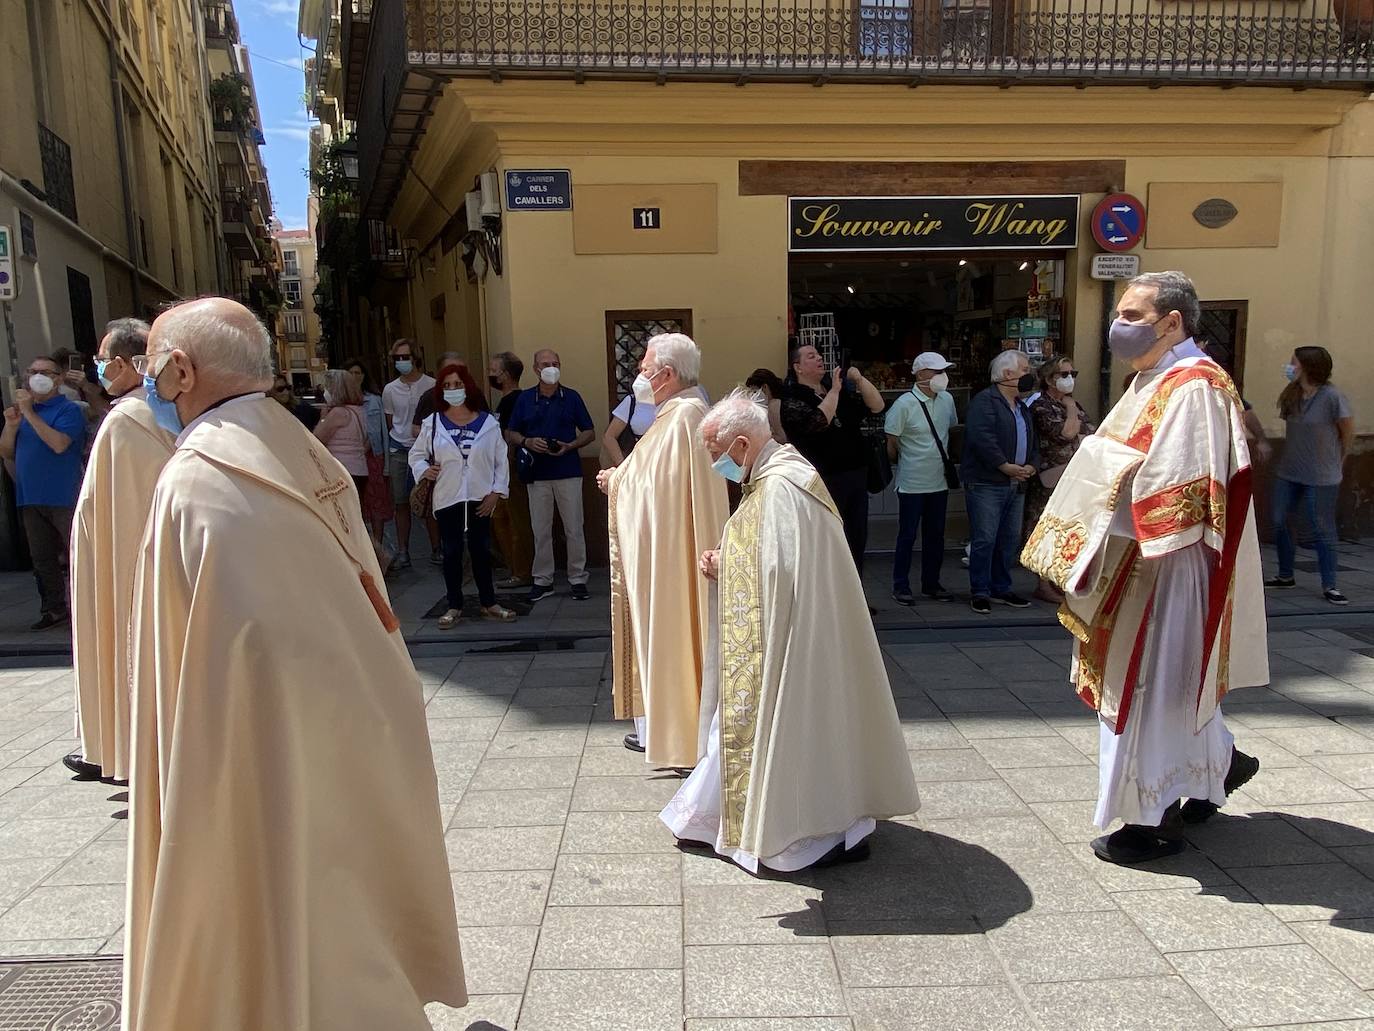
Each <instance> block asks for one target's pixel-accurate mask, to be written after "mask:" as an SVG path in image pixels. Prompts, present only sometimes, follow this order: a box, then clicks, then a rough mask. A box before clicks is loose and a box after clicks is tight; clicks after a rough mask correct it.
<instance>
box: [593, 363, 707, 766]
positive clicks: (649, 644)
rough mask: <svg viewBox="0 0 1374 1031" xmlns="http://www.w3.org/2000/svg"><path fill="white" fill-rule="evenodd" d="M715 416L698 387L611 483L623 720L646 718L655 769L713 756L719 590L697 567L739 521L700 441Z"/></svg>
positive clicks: (664, 416) (662, 415) (680, 399)
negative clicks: (712, 671) (705, 704)
mask: <svg viewBox="0 0 1374 1031" xmlns="http://www.w3.org/2000/svg"><path fill="white" fill-rule="evenodd" d="M705 416H706V403H705V402H704V401H702V399H701V395H700V392H699V391H698V389H697V388H696V387H695V386H693V387H690V388H688V389H687V390H685V391H683V392H682V393H680V394H678V395H677V396H676V397H674V398H671V399H669V400H667V401H665V402H664V403H663V404H662V405H660V406H659V408H658V412H657V414H656V415H655V417H654V422H653V425H652V426H650V427H649V429H648V431H647V432H646V433H645V434H644V436H643V438H641V440H640V441H639V443H638V445H636V447H635V449H634V451H632V452H631V453H630V456H629V457H628V458H627V459H626V460H625V461H624V462H623V463H622V464H621V465H619V466H617V467H616V469H615V470H614V471H613V472H611V473H610V474H609V482H608V484H607V488H608V489H607V494H608V495H609V497H610V535H611V653H612V665H611V669H612V676H613V687H614V695H615V716H616V718H617V719H630V718H631V717H635V716H643V717H645V719H646V724H645V729H646V738H647V740H645V741H643V742H642V743H643V744H644V746H645V760H646V761H647V762H648V763H650V764H651V765H654V766H676V767H691V766H695V765H696V763H697V759H699V758H700V757H701V755H702V754H704V751H705V730H706V728H705V727H703V726H702V721H701V683H702V676H703V671H704V668H705V662H706V641H707V636H708V633H709V629H708V626H707V620H708V614H709V600H708V599H709V593H708V589H707V582H706V579H705V577H703V576H702V575H701V571H700V570H699V569H698V568H697V562H698V558H699V557H700V555H701V553H702V552H703V551H706V550H708V549H710V548H714V547H716V545H717V544H719V543H720V535H721V531H722V529H723V528H724V526H725V520H726V517H727V516H728V515H729V501H728V497H727V495H726V491H725V483H724V481H723V480H721V478H720V477H719V476H717V475H716V474H715V473H713V472H712V471H711V457H710V455H708V454H707V453H706V449H705V448H704V447H703V446H702V445H701V443H700V441H698V440H697V435H696V434H697V427H698V426H700V425H701V420H702V419H703V418H705ZM706 724H707V725H708V726H709V724H710V713H709V712H708V713H707V715H706Z"/></svg>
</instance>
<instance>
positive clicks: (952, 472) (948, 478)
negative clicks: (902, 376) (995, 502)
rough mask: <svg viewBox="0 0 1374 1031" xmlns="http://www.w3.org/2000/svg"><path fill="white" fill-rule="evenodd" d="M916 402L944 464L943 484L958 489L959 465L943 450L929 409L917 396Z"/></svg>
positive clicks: (943, 446)
mask: <svg viewBox="0 0 1374 1031" xmlns="http://www.w3.org/2000/svg"><path fill="white" fill-rule="evenodd" d="M913 396H914V394H913ZM916 403H917V404H918V405H920V406H921V412H922V413H923V414H924V415H925V417H926V425H927V426H929V427H930V436H931V439H932V440H934V441H935V448H936V450H937V451H939V452H940V461H941V462H943V463H944V465H945V486H946V487H948V488H949V489H950V490H958V489H959V467H958V466H957V465H955V464H954V462H952V461H951V460H950V457H949V454H948V452H946V451H945V445H944V443H943V442H942V441H941V440H940V434H938V433H936V432H935V420H934V419H932V418H931V417H930V409H929V408H927V407H926V403H925V402H924V401H922V400H921V399H920V398H919V397H918V398H916Z"/></svg>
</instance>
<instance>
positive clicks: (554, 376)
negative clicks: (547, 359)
mask: <svg viewBox="0 0 1374 1031" xmlns="http://www.w3.org/2000/svg"><path fill="white" fill-rule="evenodd" d="M539 378H540V379H541V380H543V381H544V382H545V383H547V384H548V385H549V386H551V387H552V386H555V385H557V383H558V366H557V365H550V366H549V367H548V368H546V369H540V370H539Z"/></svg>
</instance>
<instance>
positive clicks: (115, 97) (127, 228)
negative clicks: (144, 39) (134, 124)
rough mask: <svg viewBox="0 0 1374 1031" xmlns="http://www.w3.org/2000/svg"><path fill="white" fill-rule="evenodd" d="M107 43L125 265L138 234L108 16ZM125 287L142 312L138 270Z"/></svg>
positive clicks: (132, 260) (134, 255)
mask: <svg viewBox="0 0 1374 1031" xmlns="http://www.w3.org/2000/svg"><path fill="white" fill-rule="evenodd" d="M107 27H108V30H109V33H108V37H107V38H108V40H109V44H110V100H111V102H112V103H113V104H114V119H115V145H116V149H117V150H118V152H119V186H120V189H121V190H122V191H123V193H124V238H125V241H126V243H127V244H128V247H129V264H130V265H131V266H132V267H133V269H137V267H138V258H139V251H138V235H137V233H136V232H135V231H134V198H133V194H132V192H131V191H130V189H129V142H128V139H127V137H126V136H125V132H124V91H123V90H122V89H120V87H119V50H118V48H117V46H116V44H115V25H114V19H113V18H111V19H110V22H109V25H108V26H107ZM129 289H130V290H132V291H133V310H134V311H135V312H137V313H138V314H139V315H142V313H143V303H142V301H143V297H142V292H141V290H140V288H139V282H138V272H137V271H133V270H131V271H130V272H129Z"/></svg>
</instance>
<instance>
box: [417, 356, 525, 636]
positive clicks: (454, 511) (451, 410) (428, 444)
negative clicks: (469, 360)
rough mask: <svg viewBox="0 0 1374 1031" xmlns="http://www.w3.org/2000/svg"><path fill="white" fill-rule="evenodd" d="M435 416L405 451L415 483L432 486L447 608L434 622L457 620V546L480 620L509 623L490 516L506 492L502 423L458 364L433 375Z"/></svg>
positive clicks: (459, 606)
mask: <svg viewBox="0 0 1374 1031" xmlns="http://www.w3.org/2000/svg"><path fill="white" fill-rule="evenodd" d="M436 378H437V380H438V383H437V384H436V385H435V388H434V414H433V415H431V416H430V417H429V418H427V419H426V420H425V421H424V422H422V423H421V424H420V435H419V436H418V437H416V438H415V444H414V445H413V446H412V447H411V449H410V469H411V471H412V472H413V473H414V474H415V480H416V482H419V481H420V480H433V481H434V495H433V497H434V517H435V519H436V520H437V521H438V523H439V534H440V536H441V537H442V538H443V542H444V583H445V584H446V585H447V587H448V604H449V609H448V611H447V612H445V613H444V614H443V615H442V616H440V617H439V629H440V630H448V629H449V628H451V627H453V626H454V625H455V624H456V623H457V622H458V621H459V620H460V619H462V618H463V542H464V540H466V541H467V547H468V554H469V555H470V556H471V558H472V578H473V580H475V581H476V583H477V598H478V601H479V602H480V604H481V607H482V618H483V619H494V620H497V621H499V622H502V623H507V622H510V621H511V620H512V619H514V618H515V613H514V612H512V611H511V610H510V609H508V608H505V607H504V606H501V605H498V604H497V602H496V587H495V585H494V584H493V583H492V575H491V514H492V512H494V511H495V510H496V505H497V503H498V502H499V501H500V500H501V499H502V498H504V497H508V496H509V494H510V463H509V461H508V459H507V452H506V441H505V438H504V437H503V436H502V435H501V424H500V423H499V422H498V421H497V418H496V415H495V413H494V412H492V411H491V409H490V407H489V406H488V405H487V398H486V395H485V394H483V393H482V389H481V388H480V387H479V386H478V385H477V382H476V381H475V380H474V379H473V378H472V373H470V372H469V371H468V367H467V366H466V365H465V364H463V363H462V362H449V363H448V364H446V365H445V366H444V367H443V368H442V369H440V370H439V375H438V376H437V377H436Z"/></svg>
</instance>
